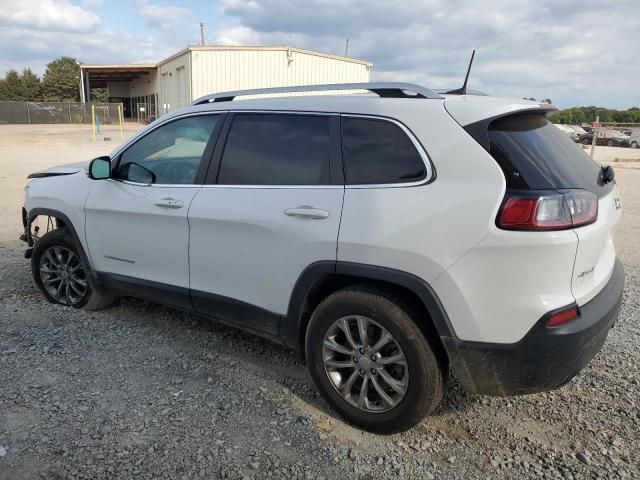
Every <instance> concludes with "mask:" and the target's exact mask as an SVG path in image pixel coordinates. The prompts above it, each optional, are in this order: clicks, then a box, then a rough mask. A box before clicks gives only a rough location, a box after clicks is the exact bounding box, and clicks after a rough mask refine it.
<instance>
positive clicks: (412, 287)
mask: <svg viewBox="0 0 640 480" xmlns="http://www.w3.org/2000/svg"><path fill="white" fill-rule="evenodd" d="M330 275H338V276H344V277H355V278H360V279H362V280H364V281H367V280H369V281H382V282H385V283H388V284H392V285H395V286H398V287H401V288H404V289H406V290H408V291H410V292H411V293H413V294H414V295H416V296H417V297H418V299H419V300H420V301H421V302H422V304H423V305H424V307H425V309H426V311H427V313H428V314H429V316H430V320H431V321H432V322H433V326H434V327H435V329H436V331H437V333H438V335H439V336H440V338H445V337H448V338H455V334H454V330H453V328H452V326H451V323H450V321H449V317H448V316H447V313H446V311H445V309H444V306H443V305H442V303H441V302H440V299H439V298H438V296H437V294H436V293H435V291H434V290H433V288H431V286H430V285H429V284H428V283H427V282H425V281H424V280H422V279H421V278H419V277H416V276H415V275H412V274H410V273H407V272H403V271H400V270H395V269H392V268H388V267H382V266H378V265H368V264H362V263H353V262H344V261H320V262H315V263H312V264H311V265H309V266H308V267H307V268H306V269H305V270H304V271H303V272H302V273H301V274H300V276H299V277H298V280H297V282H296V284H295V286H294V288H293V291H292V294H291V298H290V301H289V308H288V310H287V317H286V321H284V322H283V325H282V331H281V335H282V337H283V339H285V341H286V342H287V343H296V344H299V339H300V337H301V336H303V335H302V334H303V332H302V329H303V328H306V327H305V325H303V321H304V319H305V318H304V315H305V311H306V310H305V309H306V307H307V300H308V297H309V294H310V293H311V292H312V289H313V288H314V286H316V285H317V283H318V282H321V281H322V280H323V279H325V278H326V277H327V276H330ZM443 343H445V342H443ZM445 344H446V343H445Z"/></svg>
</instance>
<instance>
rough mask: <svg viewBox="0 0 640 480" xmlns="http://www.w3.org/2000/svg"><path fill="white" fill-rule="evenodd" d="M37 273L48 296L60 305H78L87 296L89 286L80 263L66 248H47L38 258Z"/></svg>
mask: <svg viewBox="0 0 640 480" xmlns="http://www.w3.org/2000/svg"><path fill="white" fill-rule="evenodd" d="M39 273H40V280H41V281H42V285H43V286H44V288H45V289H46V290H47V292H48V293H49V295H51V297H52V298H53V299H54V300H55V301H56V302H58V303H61V304H62V305H69V306H74V305H78V304H79V303H80V302H82V301H83V300H84V298H85V297H86V295H87V292H88V286H89V284H88V281H87V273H86V271H85V269H84V266H83V265H82V261H81V260H80V258H78V256H77V255H76V254H75V253H74V252H72V251H71V250H70V249H68V248H66V247H63V246H53V247H49V248H47V249H46V250H45V251H44V252H43V254H42V256H41V257H40V266H39Z"/></svg>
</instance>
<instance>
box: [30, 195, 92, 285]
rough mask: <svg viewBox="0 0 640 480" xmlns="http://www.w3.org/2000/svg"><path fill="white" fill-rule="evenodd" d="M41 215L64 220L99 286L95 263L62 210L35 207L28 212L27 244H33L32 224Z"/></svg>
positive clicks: (90, 273) (90, 277) (90, 276)
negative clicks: (94, 267)
mask: <svg viewBox="0 0 640 480" xmlns="http://www.w3.org/2000/svg"><path fill="white" fill-rule="evenodd" d="M41 215H43V216H47V217H53V218H56V219H60V220H62V222H63V223H64V226H65V228H66V229H67V231H68V232H69V233H70V235H71V238H73V241H74V243H75V244H76V246H77V247H78V253H79V254H80V256H81V257H82V261H83V262H84V264H85V265H86V266H87V269H88V273H89V279H90V280H91V282H92V284H93V285H92V286H94V287H95V286H97V285H98V284H99V283H98V277H97V276H96V274H95V272H94V269H93V265H92V263H91V260H90V259H89V256H88V255H87V252H86V251H85V248H84V245H83V243H82V241H81V240H80V237H79V235H78V232H77V231H76V227H75V225H74V224H73V222H72V221H71V220H70V219H69V217H68V216H67V215H66V214H64V213H62V212H61V211H60V210H54V209H52V208H43V207H35V208H32V209H31V210H29V211H28V212H27V215H26V225H25V226H24V228H25V231H24V234H25V239H26V240H27V244H28V245H29V246H33V239H32V238H31V224H32V223H33V221H34V220H35V219H36V217H38V216H41Z"/></svg>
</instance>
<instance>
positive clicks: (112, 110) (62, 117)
mask: <svg viewBox="0 0 640 480" xmlns="http://www.w3.org/2000/svg"><path fill="white" fill-rule="evenodd" d="M92 106H94V107H95V114H96V116H97V117H98V118H99V121H100V123H101V124H103V125H111V124H118V123H119V119H118V107H119V106H120V108H122V104H121V103H80V102H74V103H72V102H0V124H31V123H34V124H36V123H39V124H47V123H65V124H91V123H92V112H91V107H92Z"/></svg>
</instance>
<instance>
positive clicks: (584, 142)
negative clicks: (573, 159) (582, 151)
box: [582, 138, 591, 145]
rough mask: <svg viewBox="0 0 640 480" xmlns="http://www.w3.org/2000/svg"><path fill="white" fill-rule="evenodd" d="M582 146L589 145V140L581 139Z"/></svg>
mask: <svg viewBox="0 0 640 480" xmlns="http://www.w3.org/2000/svg"><path fill="white" fill-rule="evenodd" d="M582 144H583V145H590V144H591V142H590V141H589V139H588V138H583V139H582Z"/></svg>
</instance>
